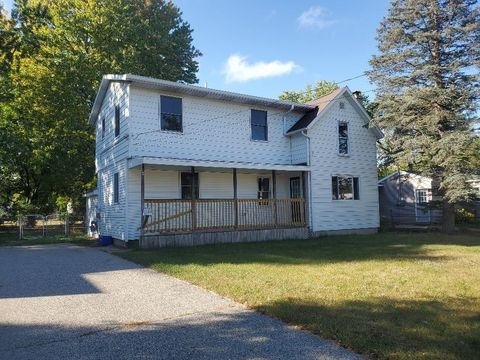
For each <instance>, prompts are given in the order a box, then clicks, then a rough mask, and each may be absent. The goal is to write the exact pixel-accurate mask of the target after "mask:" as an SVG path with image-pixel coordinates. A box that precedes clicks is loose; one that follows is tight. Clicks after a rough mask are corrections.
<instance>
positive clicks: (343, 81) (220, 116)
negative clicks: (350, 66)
mask: <svg viewBox="0 0 480 360" xmlns="http://www.w3.org/2000/svg"><path fill="white" fill-rule="evenodd" d="M366 75H367V74H366V73H365V72H364V73H362V74H360V75H357V76H354V77H351V78H348V79H344V80H341V81H337V82H335V84H342V83H345V82H348V81H351V80H355V79H358V78H361V77H364V76H366ZM371 91H375V89H371V90H367V91H362V93H367V92H371ZM308 92H309V91H301V92H296V93H297V94H306V93H308ZM335 100H338V99H331V100H324V101H320V102H316V104H317V105H318V104H322V103H328V102H332V101H335ZM280 102H281V103H284V102H285V101H283V100H274V101H273V103H274V104H275V103H280ZM250 111H251V109H245V110H239V111H234V112H231V113H227V114H224V115H219V116H214V117H211V118H208V119H205V120H202V121H198V122H195V123H194V124H190V125H189V126H188V128H192V127H195V126H198V125H201V124H203V123H205V122H209V121H214V120H218V119H222V118H227V117H230V116H233V115H237V114H241V113H243V112H250ZM285 112H286V111H280V112H277V113H270V116H275V115H278V114H283V113H285ZM241 121H242V122H243V121H244V119H242V120H241ZM233 124H235V123H233ZM233 124H231V125H233ZM161 131H164V130H162V129H156V130H149V131H144V132H140V133H137V134H135V135H133V136H132V138H133V139H137V138H138V137H139V136H142V135H146V134H150V133H156V132H161Z"/></svg>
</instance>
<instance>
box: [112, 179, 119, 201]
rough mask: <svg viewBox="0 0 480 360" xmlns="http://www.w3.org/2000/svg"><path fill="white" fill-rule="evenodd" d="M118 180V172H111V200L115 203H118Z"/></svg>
mask: <svg viewBox="0 0 480 360" xmlns="http://www.w3.org/2000/svg"><path fill="white" fill-rule="evenodd" d="M119 187H120V184H119V181H118V173H115V174H113V202H114V203H115V204H118V201H119V199H120V194H119Z"/></svg>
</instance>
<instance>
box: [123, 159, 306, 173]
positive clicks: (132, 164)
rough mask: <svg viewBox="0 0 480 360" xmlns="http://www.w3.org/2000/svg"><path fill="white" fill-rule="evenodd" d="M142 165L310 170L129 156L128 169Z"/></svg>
mask: <svg viewBox="0 0 480 360" xmlns="http://www.w3.org/2000/svg"><path fill="white" fill-rule="evenodd" d="M142 164H144V165H163V166H185V167H191V166H194V167H199V168H222V169H248V170H278V171H310V167H309V166H306V165H285V164H259V163H246V162H235V161H214V160H189V159H172V158H160V157H135V158H130V159H129V161H128V167H129V168H130V169H132V168H136V167H138V166H141V165H142Z"/></svg>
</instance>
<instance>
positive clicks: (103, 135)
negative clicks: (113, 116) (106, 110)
mask: <svg viewBox="0 0 480 360" xmlns="http://www.w3.org/2000/svg"><path fill="white" fill-rule="evenodd" d="M101 124H102V139H104V138H105V116H104V117H102V123H101Z"/></svg>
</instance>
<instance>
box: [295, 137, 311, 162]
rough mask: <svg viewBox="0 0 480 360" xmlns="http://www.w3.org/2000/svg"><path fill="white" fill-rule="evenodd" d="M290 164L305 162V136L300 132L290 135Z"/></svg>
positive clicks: (306, 159)
mask: <svg viewBox="0 0 480 360" xmlns="http://www.w3.org/2000/svg"><path fill="white" fill-rule="evenodd" d="M291 151H292V164H297V165H298V164H307V162H308V153H307V138H306V137H305V136H303V135H302V134H300V133H296V134H294V135H292V136H291Z"/></svg>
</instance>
